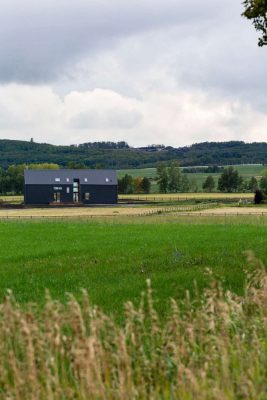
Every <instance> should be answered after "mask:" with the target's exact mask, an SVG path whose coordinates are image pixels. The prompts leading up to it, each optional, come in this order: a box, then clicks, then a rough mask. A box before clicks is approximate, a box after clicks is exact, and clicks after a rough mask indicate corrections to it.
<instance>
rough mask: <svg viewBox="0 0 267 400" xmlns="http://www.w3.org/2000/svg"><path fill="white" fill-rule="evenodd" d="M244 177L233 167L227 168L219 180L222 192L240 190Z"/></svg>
mask: <svg viewBox="0 0 267 400" xmlns="http://www.w3.org/2000/svg"><path fill="white" fill-rule="evenodd" d="M242 183H243V179H242V177H241V176H239V173H238V171H237V170H235V169H234V168H233V167H229V168H225V169H224V171H223V173H222V174H221V176H220V178H219V180H218V190H219V191H220V192H228V193H232V192H238V191H239V190H240V188H241V187H242Z"/></svg>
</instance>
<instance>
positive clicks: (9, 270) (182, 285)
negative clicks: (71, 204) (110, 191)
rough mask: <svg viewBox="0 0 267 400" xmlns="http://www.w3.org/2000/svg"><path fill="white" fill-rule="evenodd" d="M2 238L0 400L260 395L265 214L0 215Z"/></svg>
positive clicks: (265, 358)
mask: <svg viewBox="0 0 267 400" xmlns="http://www.w3.org/2000/svg"><path fill="white" fill-rule="evenodd" d="M0 240H1V250H0V297H1V298H0V399H1V400H2V399H3V400H7V399H10V400H29V399H31V400H37V399H38V400H39V399H41V400H47V399H51V400H52V399H53V400H63V399H65V400H73V399H77V400H90V399H92V400H95V399H107V400H109V399H111V400H117V399H118V400H132V399H136V400H139V399H141V400H142V399H144V400H145V399H150V400H154V399H155V400H162V399H166V400H169V399H179V400H185V399H188V400H206V399H210V400H213V399H214V400H218V399H222V400H228V399H229V400H234V399H245V400H246V399H247V400H254V399H260V400H261V399H262V400H263V399H266V398H267V385H266V376H267V350H266V349H267V325H266V320H267V313H266V310H267V296H266V293H267V275H266V270H265V267H264V265H263V263H262V262H261V261H259V260H258V259H256V258H255V257H258V258H260V259H261V260H263V262H265V263H266V261H267V219H266V217H263V216H262V217H255V216H248V217H237V216H236V217H226V218H225V217H212V218H211V217H209V216H204V217H195V216H193V215H192V216H190V217H179V218H177V217H176V218H175V217H174V216H171V215H161V216H160V215H157V216H152V217H139V218H137V217H134V216H133V217H132V218H129V219H128V218H126V219H125V218H123V217H117V218H111V219H106V220H101V219H100V220H98V221H89V222H86V221H85V222H81V221H75V220H66V221H53V220H47V221H46V220H44V221H41V222H40V221H38V220H35V221H15V220H12V221H5V222H3V221H2V222H0ZM247 250H252V251H253V253H252V252H247ZM254 254H255V256H254ZM82 288H83V290H82ZM7 289H11V291H10V290H7ZM46 289H48V291H49V293H48V292H47V291H46Z"/></svg>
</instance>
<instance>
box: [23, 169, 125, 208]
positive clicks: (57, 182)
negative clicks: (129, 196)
mask: <svg viewBox="0 0 267 400" xmlns="http://www.w3.org/2000/svg"><path fill="white" fill-rule="evenodd" d="M24 202H25V204H35V205H37V204H40V205H41V204H51V205H52V204H77V205H78V204H116V203H117V202H118V181H117V174H116V171H114V170H99V169H95V170H94V169H93V170H91V169H80V170H78V169H49V170H31V169H27V170H25V171H24Z"/></svg>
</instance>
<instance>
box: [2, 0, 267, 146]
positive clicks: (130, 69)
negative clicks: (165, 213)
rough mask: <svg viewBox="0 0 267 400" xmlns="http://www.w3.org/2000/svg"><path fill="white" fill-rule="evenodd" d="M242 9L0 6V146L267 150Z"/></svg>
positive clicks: (135, 0)
mask: <svg viewBox="0 0 267 400" xmlns="http://www.w3.org/2000/svg"><path fill="white" fill-rule="evenodd" d="M241 13H242V5H241V0H223V1H222V0H201V1H200V0H75V1H74V0H38V1H36V0H1V13H0V138H2V139H3V138H8V139H23V140H24V139H25V140H30V138H31V137H33V138H34V140H35V141H36V142H49V143H54V144H74V143H75V144H76V143H82V142H89V141H102V140H112V141H119V140H125V141H127V142H128V143H129V144H130V145H133V146H138V145H146V144H152V143H159V144H160V143H163V144H165V145H172V146H181V145H189V144H192V143H196V142H201V141H224V140H244V141H247V142H252V141H267V79H266V75H267V74H266V71H267V49H266V48H258V47H257V33H256V32H255V31H254V29H253V27H252V26H251V24H250V22H249V21H247V20H245V19H243V18H242V17H241V16H240V14H241Z"/></svg>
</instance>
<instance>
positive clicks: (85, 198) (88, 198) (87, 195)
mask: <svg viewBox="0 0 267 400" xmlns="http://www.w3.org/2000/svg"><path fill="white" fill-rule="evenodd" d="M83 199H84V200H87V201H88V200H90V193H83Z"/></svg>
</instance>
